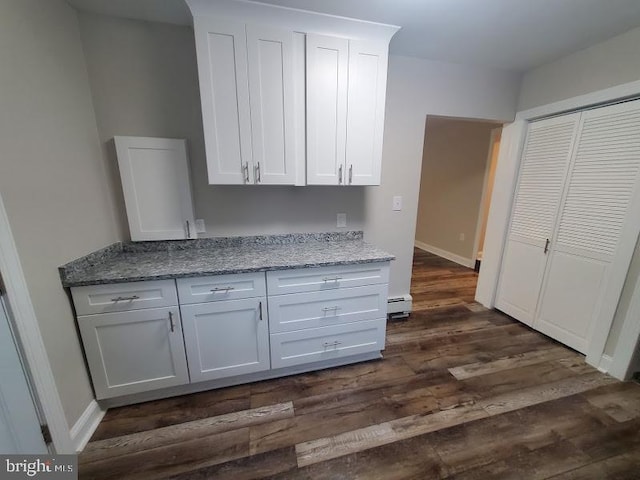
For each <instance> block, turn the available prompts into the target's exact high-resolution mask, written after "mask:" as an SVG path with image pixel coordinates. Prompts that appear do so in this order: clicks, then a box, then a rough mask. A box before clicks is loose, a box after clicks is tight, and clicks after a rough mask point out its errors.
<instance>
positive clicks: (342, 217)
mask: <svg viewBox="0 0 640 480" xmlns="http://www.w3.org/2000/svg"><path fill="white" fill-rule="evenodd" d="M346 226H347V214H346V213H339V214H338V215H336V227H338V228H345V227H346Z"/></svg>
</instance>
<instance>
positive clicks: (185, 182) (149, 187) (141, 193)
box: [114, 137, 196, 241]
mask: <svg viewBox="0 0 640 480" xmlns="http://www.w3.org/2000/svg"><path fill="white" fill-rule="evenodd" d="M114 142H115V146H116V153H117V156H118V166H119V168H120V178H121V179H122V190H123V193H124V200H125V204H126V207H127V219H128V221H129V230H130V232H131V240H133V241H139V240H177V239H185V238H196V234H195V228H194V213H193V200H192V197H191V182H190V179H189V161H188V159H187V148H186V142H185V141H184V140H177V139H169V138H148V137H114Z"/></svg>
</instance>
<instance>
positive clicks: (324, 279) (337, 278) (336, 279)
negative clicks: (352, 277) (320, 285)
mask: <svg viewBox="0 0 640 480" xmlns="http://www.w3.org/2000/svg"><path fill="white" fill-rule="evenodd" d="M338 280H342V277H339V276H335V277H324V278H323V279H322V281H323V282H325V283H326V282H337V281H338Z"/></svg>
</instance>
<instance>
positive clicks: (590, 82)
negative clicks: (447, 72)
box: [518, 28, 640, 355]
mask: <svg viewBox="0 0 640 480" xmlns="http://www.w3.org/2000/svg"><path fill="white" fill-rule="evenodd" d="M638 79H640V28H636V29H634V30H630V31H628V32H626V33H623V34H622V35H618V36H617V37H614V38H611V39H609V40H607V41H605V42H602V43H599V44H597V45H594V46H592V47H590V48H587V49H585V50H581V51H579V52H576V53H574V54H571V55H568V56H566V57H563V58H561V59H559V60H557V61H555V62H552V63H549V64H546V65H543V66H541V67H538V68H536V69H534V70H532V71H530V72H527V73H526V74H525V75H524V77H523V80H522V88H521V90H520V98H519V102H518V110H524V109H528V108H532V107H536V106H539V105H545V104H547V103H551V102H555V101H558V100H564V99H567V98H571V97H575V96H578V95H583V94H585V93H590V92H594V91H597V90H602V89H605V88H608V87H612V86H615V85H620V84H623V83H628V82H632V81H637V80H638ZM639 93H640V92H639ZM638 281H640V243H638V246H637V247H636V250H635V253H634V258H633V260H632V262H631V267H630V269H629V272H628V274H627V280H626V282H625V286H624V289H623V292H622V296H621V301H620V304H619V305H618V310H617V312H616V315H615V317H614V323H613V325H612V327H611V332H610V334H609V339H608V341H607V346H606V348H605V353H606V354H608V355H613V354H614V352H615V347H616V344H617V342H618V338H619V335H620V330H621V328H622V325H623V321H624V318H625V316H626V313H627V311H628V308H629V305H630V304H631V293H632V292H633V288H634V286H635V284H636V282H638Z"/></svg>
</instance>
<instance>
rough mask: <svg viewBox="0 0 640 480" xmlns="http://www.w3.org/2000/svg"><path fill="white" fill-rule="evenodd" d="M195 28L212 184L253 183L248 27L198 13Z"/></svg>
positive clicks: (210, 181)
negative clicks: (201, 15)
mask: <svg viewBox="0 0 640 480" xmlns="http://www.w3.org/2000/svg"><path fill="white" fill-rule="evenodd" d="M194 31H195V37H196V53H197V58H198V71H199V75H200V98H201V100H202V122H203V126H204V140H205V149H206V154H207V172H208V174H209V183H210V184H219V185H241V184H244V183H253V181H254V177H253V160H252V152H251V112H250V106H249V80H248V75H249V74H248V69H247V42H246V33H245V26H244V24H243V23H239V22H230V21H226V20H225V21H221V20H218V19H214V18H210V17H198V18H195V19H194Z"/></svg>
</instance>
